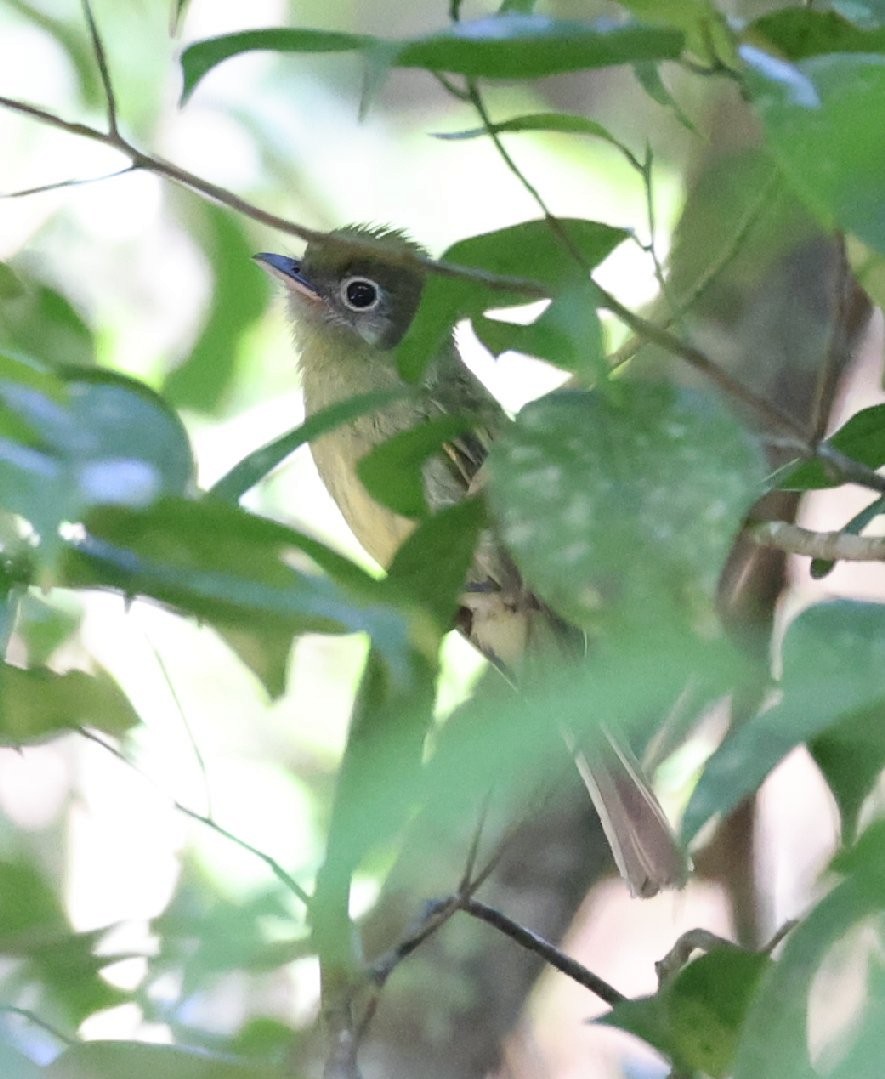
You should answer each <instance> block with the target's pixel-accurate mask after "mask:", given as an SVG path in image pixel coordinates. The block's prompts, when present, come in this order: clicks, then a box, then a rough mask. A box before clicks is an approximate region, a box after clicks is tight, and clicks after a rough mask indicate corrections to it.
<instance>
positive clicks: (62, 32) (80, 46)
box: [9, 0, 102, 105]
mask: <svg viewBox="0 0 885 1079" xmlns="http://www.w3.org/2000/svg"><path fill="white" fill-rule="evenodd" d="M9 6H10V7H12V8H13V9H14V10H16V11H17V12H18V13H19V14H20V15H23V16H24V17H25V18H26V19H27V20H28V22H31V23H33V24H34V25H35V26H39V27H40V29H41V30H43V31H45V32H46V33H47V34H49V35H50V36H51V37H52V38H54V39H55V41H56V42H57V43H58V44H59V45H60V46H61V47H62V49H63V50H64V52H65V53H66V54H67V57H68V59H69V60H70V62H71V65H72V67H73V68H74V71H75V72H76V74H77V79H78V81H79V84H80V93H81V95H82V98H83V101H84V103H85V104H87V105H97V104H98V103H99V102H100V101H101V100H102V89H101V81H100V79H99V76H98V70H97V68H96V65H95V56H94V55H93V52H92V49H91V48H90V47H89V45H88V44H87V41H86V37H85V35H84V34H82V33H81V32H80V28H79V27H76V28H75V27H74V26H73V25H72V24H71V22H67V21H64V20H62V19H54V18H53V17H52V16H51V15H48V14H47V13H46V12H45V11H41V10H40V9H39V8H36V7H34V6H33V4H29V3H26V0H9Z"/></svg>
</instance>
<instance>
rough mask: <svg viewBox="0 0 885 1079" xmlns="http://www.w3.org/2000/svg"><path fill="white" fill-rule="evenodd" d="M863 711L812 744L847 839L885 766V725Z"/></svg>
mask: <svg viewBox="0 0 885 1079" xmlns="http://www.w3.org/2000/svg"><path fill="white" fill-rule="evenodd" d="M883 727H885V725H883V724H882V723H881V722H880V721H879V717H878V716H876V715H869V714H862V715H860V716H857V717H854V718H852V719H847V720H845V721H844V722H842V723H840V724H839V726H838V727H835V728H833V729H832V730H829V731H827V732H826V733H825V734H822V735H821V736H820V737H819V738H815V739H814V741H813V742H812V743H811V745H810V746H809V750H810V751H811V756H812V757H813V758H814V761H815V763H816V764H817V766H818V768H820V770H821V773H822V774H823V777H824V779H825V780H826V782H827V786H828V787H829V788H830V791H831V792H832V794H833V797H834V798H835V799H836V805H837V806H838V807H839V818H840V820H841V824H842V838H843V842H848V841H851V840H853V839H854V838H855V837H856V834H857V829H858V824H859V817H860V811H861V808H862V807H863V804H864V802H865V800H866V799H867V798H868V797H869V795H870V794H871V793H872V791H873V790H874V788H875V787H876V784H877V783H878V781H879V779H880V778H881V775H882V768H883V766H885V729H883Z"/></svg>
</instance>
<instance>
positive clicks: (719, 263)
mask: <svg viewBox="0 0 885 1079" xmlns="http://www.w3.org/2000/svg"><path fill="white" fill-rule="evenodd" d="M777 180H778V171H777V169H776V168H774V167H772V169H771V170H770V172H769V174H768V176H767V177H766V179H765V181H764V182H763V183H762V185H761V186H760V187H759V190H758V192H757V194H756V197H755V198H754V199H753V201H752V202H751V203H750V205H749V206H748V207H747V209H746V212H745V213H744V215H743V216H742V217H741V218H740V220H739V221H738V224H737V228H736V229H735V230H734V233H733V235H732V237H731V239H730V240H729V241H728V242H727V243H725V244H723V245H722V247H721V248H720V250H719V254H718V255H717V256H716V258H715V259H713V261H712V262H711V263H710V264H709V265H708V266H707V268H706V269H705V270H704V272H703V273H702V274H701V276H700V277H699V278H698V279H697V281H695V283H694V285H692V287H691V289H690V290H689V291H688V292H687V293H686V294H685V295H684V296H683V297H682V298H681V299H680V300H679V302H678V303H677V305H676V311H675V312H674V313H672V314H671V315H670V316H668V317H667V318H665V319H664V320H663V322H662V323H661V325H662V326H663V327H664V329H665V330H669V329H670V328H671V327H672V326H673V324H674V323H675V322H676V321H677V319H680V318H681V317H682V316H683V315H686V314H687V313H688V312H689V311H690V310H691V308H692V307H694V305H695V304H696V303H697V301H698V300H699V299H700V298H701V296H703V294H704V293H705V292H706V291H707V289H708V288H709V287H710V286H711V285H712V284H713V282H714V281H715V280H716V278H717V277H719V275H720V274H721V273H722V271H723V270H724V269H725V268H726V267H727V266H728V264H729V263H730V262H731V261H732V260H733V259H734V258H735V256H736V255H737V254H738V252H739V251H740V250H741V248H742V247H743V245H744V240H746V238H747V236H748V235H749V233H750V231H751V230H752V228H753V226H754V225H755V224H756V223H757V222H758V220H759V216H760V214H761V212H762V211H763V210H764V209H765V207H766V206H767V205H768V203H769V199H770V197H771V193H772V191H773V190H774V187H775V186H776V184H777ZM644 343H645V342H644V339H643V338H642V337H640V336H639V335H638V334H637V335H634V336H632V337H631V338H630V339H629V340H627V341H625V342H624V344H623V345H621V347H620V348H619V349H617V350H616V351H615V352H613V353H612V355H611V356H610V357H609V360H608V362H609V366H610V367H611V369H612V370H613V371H616V370H617V369H618V368H619V367H621V366H622V365H623V364H625V363H627V361H628V360H632V359H633V357H634V356H635V355H636V353H637V352H638V351H639V349H640V348H641V347H642V345H643V344H644Z"/></svg>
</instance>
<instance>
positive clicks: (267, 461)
mask: <svg viewBox="0 0 885 1079" xmlns="http://www.w3.org/2000/svg"><path fill="white" fill-rule="evenodd" d="M403 396H404V392H403V391H399V390H377V391H374V392H372V393H361V394H357V395H356V396H354V397H348V398H347V399H346V400H345V401H337V402H336V403H335V404H333V405H329V406H328V407H327V408H322V409H320V410H319V411H318V412H314V413H312V414H311V415H310V416H308V417H307V419H306V420H305V421H304V423H302V424H300V425H299V426H298V427H295V428H293V429H292V430H291V431H287V432H286V433H285V434H284V435H280V437H279V438H275V439H274V440H273V441H272V442H268V443H267V445H265V446H262V447H260V449H257V450H254V451H253V452H252V453H250V454H248V456H246V457H244V458H243V460H242V461H239V462H237V464H236V465H234V467H233V468H232V469H231V470H230V472H228V473H227V474H226V475H224V476H222V477H221V479H220V480H218V481H216V482H215V483H214V484H213V485H212V487H210V488H209V491H208V494H209V495H210V496H211V497H212V498H218V499H220V500H221V501H222V502H238V501H239V500H240V498H242V496H243V495H244V494H245V493H246V492H247V491H248V490H250V489H251V488H252V487H254V486H255V485H256V484H257V483H258V482H260V481H261V480H262V479H264V477H265V476H266V475H267V474H268V473H269V472H272V471H273V470H274V469H275V468H276V467H277V466H278V465H280V464H282V462H283V461H285V459H286V458H287V457H288V456H289V455H290V454H292V453H294V452H295V450H297V449H298V448H299V447H300V446H303V445H304V444H305V443H307V442H312V441H313V440H314V439H316V438H319V437H320V435H324V434H326V433H327V432H328V431H333V430H334V429H335V428H336V427H340V426H341V425H342V424H345V423H350V422H351V420H355V419H356V418H357V417H358V416H364V415H366V413H368V412H375V411H377V410H378V409H381V408H384V407H386V406H387V405H389V404H391V403H392V402H393V401H397V400H399V399H400V398H402V397H403Z"/></svg>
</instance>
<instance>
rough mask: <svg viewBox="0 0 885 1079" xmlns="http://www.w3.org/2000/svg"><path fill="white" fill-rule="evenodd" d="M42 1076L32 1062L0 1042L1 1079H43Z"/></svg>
mask: <svg viewBox="0 0 885 1079" xmlns="http://www.w3.org/2000/svg"><path fill="white" fill-rule="evenodd" d="M44 1074H45V1073H44V1072H43V1069H42V1068H38V1067H37V1065H36V1064H35V1063H34V1062H33V1061H32V1060H29V1059H28V1058H27V1057H26V1056H22V1055H21V1053H19V1052H17V1051H16V1050H15V1049H13V1048H12V1046H11V1045H6V1044H5V1043H4V1042H2V1041H0V1075H2V1076H3V1079H43V1076H44Z"/></svg>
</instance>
